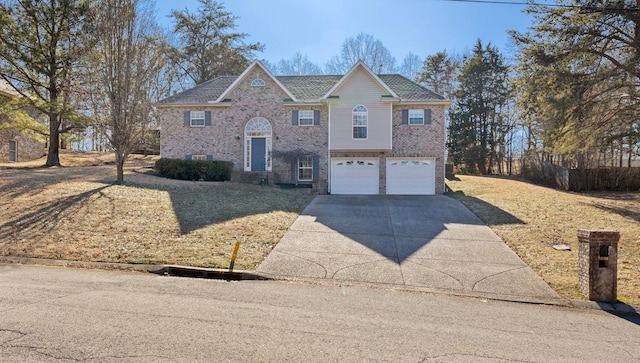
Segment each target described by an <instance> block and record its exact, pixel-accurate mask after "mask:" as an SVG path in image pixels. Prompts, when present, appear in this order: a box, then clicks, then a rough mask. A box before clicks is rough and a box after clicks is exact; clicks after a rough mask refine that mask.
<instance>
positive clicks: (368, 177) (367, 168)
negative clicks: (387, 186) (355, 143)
mask: <svg viewBox="0 0 640 363" xmlns="http://www.w3.org/2000/svg"><path fill="white" fill-rule="evenodd" d="M379 163H380V161H379V159H378V158H331V194H379V193H380V192H379V189H378V186H379V181H378V175H379V169H380V168H379V165H380V164H379Z"/></svg>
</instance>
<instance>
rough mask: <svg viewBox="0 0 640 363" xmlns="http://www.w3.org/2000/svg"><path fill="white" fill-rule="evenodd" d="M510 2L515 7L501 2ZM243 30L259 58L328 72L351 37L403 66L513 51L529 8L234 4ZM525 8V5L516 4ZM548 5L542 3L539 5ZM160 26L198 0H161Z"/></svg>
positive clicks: (247, 0)
mask: <svg viewBox="0 0 640 363" xmlns="http://www.w3.org/2000/svg"><path fill="white" fill-rule="evenodd" d="M496 1H505V2H506V1H508V0H496ZM219 2H221V3H223V4H224V7H225V8H226V9H227V10H228V11H230V12H232V13H233V14H234V15H236V16H238V17H239V19H238V20H237V26H238V27H237V30H238V31H240V32H244V33H247V34H249V37H247V40H248V41H249V42H260V43H262V44H264V45H265V46H266V50H265V51H264V52H262V53H258V54H257V56H258V58H260V59H266V60H268V61H269V62H278V61H279V60H280V59H283V58H285V59H288V58H291V57H292V56H293V55H294V54H295V53H296V52H297V51H301V52H302V53H303V54H305V53H306V54H307V55H308V57H309V59H310V60H311V61H312V62H314V63H316V64H318V65H320V66H321V67H324V65H325V64H326V62H327V61H328V60H329V59H330V58H331V57H333V56H334V55H337V54H339V52H340V46H341V45H342V42H343V41H344V40H345V39H346V38H347V37H352V36H356V35H357V34H358V33H360V32H365V33H368V34H371V35H373V36H374V38H376V39H378V40H381V41H382V43H383V44H384V45H385V46H386V47H387V48H388V49H389V50H390V51H391V53H392V54H393V56H394V57H395V58H396V60H397V61H398V63H400V62H402V59H403V58H404V57H405V56H406V55H407V54H408V53H409V52H412V53H414V54H417V55H418V56H419V57H420V58H421V59H424V58H425V57H426V56H428V55H432V54H435V53H436V52H438V51H441V50H444V49H446V50H447V51H448V52H450V53H461V54H462V53H465V51H467V50H469V49H471V48H472V47H473V45H474V44H475V42H476V40H477V39H481V40H482V41H483V43H487V42H491V43H492V44H493V45H496V46H498V47H499V48H500V49H501V50H502V51H503V52H506V53H508V52H510V51H511V49H512V48H511V47H510V46H509V44H510V43H509V36H508V34H507V30H509V29H515V30H519V31H526V30H527V28H528V27H529V26H530V25H531V24H532V17H531V16H529V15H527V14H525V13H524V12H523V10H525V9H526V6H521V5H510V4H492V3H472V2H458V1H447V0H228V1H219ZM510 2H522V3H525V2H526V0H512V1H510ZM544 2H547V3H548V2H549V1H548V0H542V1H540V2H539V3H544ZM156 7H157V9H158V20H159V22H160V23H161V24H163V25H164V26H166V27H167V28H170V26H171V21H170V19H168V18H167V15H168V14H169V13H170V11H171V9H174V8H177V9H179V10H182V9H184V8H188V9H189V10H190V11H191V12H195V11H196V10H197V7H198V2H197V0H180V1H173V0H157V6H156Z"/></svg>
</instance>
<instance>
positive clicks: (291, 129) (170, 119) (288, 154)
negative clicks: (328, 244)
mask: <svg viewBox="0 0 640 363" xmlns="http://www.w3.org/2000/svg"><path fill="white" fill-rule="evenodd" d="M258 78H259V79H262V80H264V82H265V85H264V86H260V87H252V86H251V81H252V80H254V79H258ZM228 97H229V99H230V100H231V101H230V102H228V103H226V104H225V106H224V107H220V106H217V107H216V106H211V107H207V106H199V107H196V106H174V107H166V108H163V109H162V110H161V118H160V129H161V133H160V134H161V138H160V155H161V156H162V157H167V158H184V157H185V155H193V154H202V155H211V156H212V157H213V159H215V160H225V161H231V162H233V165H234V166H233V171H234V174H236V175H237V174H240V173H242V172H243V170H244V167H243V166H244V165H243V163H244V145H245V137H244V135H245V126H246V124H247V122H249V121H250V120H251V119H252V118H254V117H262V118H264V119H266V120H267V121H269V123H270V124H271V127H272V130H273V132H272V137H271V143H272V150H273V152H272V163H273V164H272V165H273V166H272V171H271V172H270V173H264V176H265V177H266V178H267V179H268V180H269V182H270V183H271V182H273V183H291V182H292V180H291V172H292V165H293V164H294V163H297V158H296V155H302V154H304V155H315V156H317V157H318V158H319V165H320V170H319V176H318V178H317V179H318V180H319V181H318V184H319V185H326V183H321V182H320V181H322V180H325V181H326V179H327V175H328V172H327V165H328V161H327V147H328V128H327V125H328V119H327V117H328V112H327V108H326V106H322V105H319V104H318V105H317V106H304V107H291V106H287V105H286V104H285V103H284V102H283V99H285V98H287V95H286V93H285V92H284V91H283V90H282V89H281V88H280V87H279V86H278V85H277V84H276V83H275V82H273V81H272V80H271V78H270V77H269V76H268V75H267V74H266V73H264V72H263V71H262V70H261V69H259V68H255V69H254V70H253V71H252V72H251V73H249V74H248V75H247V77H246V78H244V80H243V81H241V82H240V83H238V85H237V86H236V87H235V88H234V89H233V90H231V92H230V93H229V95H228ZM292 110H320V125H314V126H298V125H292V120H291V117H292V116H291V113H292ZM184 111H211V114H212V117H211V118H212V119H211V126H205V127H189V126H185V125H184V122H183V113H184ZM257 175H259V174H256V176H257ZM239 178H240V177H238V179H239ZM318 188H320V189H321V188H322V186H319V187H318ZM318 191H319V192H321V193H322V192H323V191H322V190H318ZM324 192H325V193H326V187H325V190H324Z"/></svg>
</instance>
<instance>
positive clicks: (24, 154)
mask: <svg viewBox="0 0 640 363" xmlns="http://www.w3.org/2000/svg"><path fill="white" fill-rule="evenodd" d="M0 122H1V121H0ZM9 140H13V141H16V142H17V146H18V161H29V160H34V159H37V158H39V157H41V156H43V155H45V154H46V150H45V145H44V143H42V142H39V141H36V140H34V139H33V138H32V137H31V136H29V135H26V134H24V133H21V132H18V131H15V130H0V163H8V162H9Z"/></svg>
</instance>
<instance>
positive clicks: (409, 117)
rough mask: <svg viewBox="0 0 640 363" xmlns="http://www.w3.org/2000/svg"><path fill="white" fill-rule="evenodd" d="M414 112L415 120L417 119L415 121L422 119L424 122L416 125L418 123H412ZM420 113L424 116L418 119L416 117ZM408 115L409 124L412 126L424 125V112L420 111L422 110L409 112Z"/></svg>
mask: <svg viewBox="0 0 640 363" xmlns="http://www.w3.org/2000/svg"><path fill="white" fill-rule="evenodd" d="M412 112H413V113H414V117H413V119H415V120H419V119H420V120H422V121H421V122H420V123H416V122H413V123H412V122H411V119H412V117H411V113H412ZM418 112H419V113H420V114H422V117H416V116H415V113H418ZM407 113H408V114H407V124H409V125H412V126H422V125H424V110H420V109H412V110H409V111H408V112H407Z"/></svg>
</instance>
